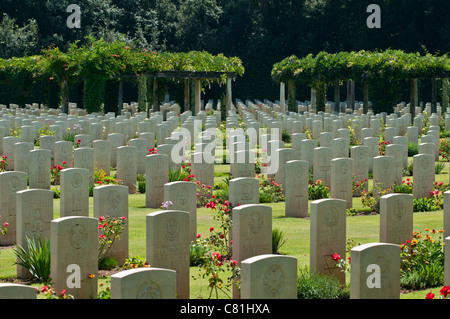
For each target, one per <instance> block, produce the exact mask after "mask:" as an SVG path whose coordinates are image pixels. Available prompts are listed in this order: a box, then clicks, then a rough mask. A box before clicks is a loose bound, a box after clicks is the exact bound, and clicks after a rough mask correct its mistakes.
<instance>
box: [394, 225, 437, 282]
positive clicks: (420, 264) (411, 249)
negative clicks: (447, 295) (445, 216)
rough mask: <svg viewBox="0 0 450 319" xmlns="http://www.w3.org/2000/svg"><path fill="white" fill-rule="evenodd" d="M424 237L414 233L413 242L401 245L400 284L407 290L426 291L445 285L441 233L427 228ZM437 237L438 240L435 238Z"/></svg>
mask: <svg viewBox="0 0 450 319" xmlns="http://www.w3.org/2000/svg"><path fill="white" fill-rule="evenodd" d="M424 231H426V232H427V234H426V235H425V236H424V235H422V233H420V232H414V233H413V238H412V240H411V241H409V240H408V241H406V242H405V243H403V244H402V245H401V247H400V248H401V259H402V269H401V279H400V284H401V286H402V287H403V288H406V289H425V288H429V287H437V286H440V285H442V284H443V283H444V250H443V242H442V241H441V236H439V234H440V233H442V232H443V230H434V229H433V230H430V229H429V228H426V229H425V230H424ZM436 235H437V236H438V238H435V237H436Z"/></svg>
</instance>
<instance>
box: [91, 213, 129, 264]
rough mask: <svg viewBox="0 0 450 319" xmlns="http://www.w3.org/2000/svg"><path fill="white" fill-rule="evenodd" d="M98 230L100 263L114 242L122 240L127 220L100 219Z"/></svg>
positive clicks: (103, 217) (102, 217) (101, 217)
mask: <svg viewBox="0 0 450 319" xmlns="http://www.w3.org/2000/svg"><path fill="white" fill-rule="evenodd" d="M98 220H99V224H98V230H99V233H100V235H99V236H98V238H99V243H98V261H99V262H100V261H101V260H102V259H103V258H105V257H106V256H107V254H108V252H109V251H110V249H111V247H112V246H113V244H114V242H115V241H116V240H118V239H120V236H121V235H122V234H123V231H124V230H125V225H126V218H125V217H124V216H122V217H121V218H111V217H110V216H106V217H105V216H100V217H99V219H98Z"/></svg>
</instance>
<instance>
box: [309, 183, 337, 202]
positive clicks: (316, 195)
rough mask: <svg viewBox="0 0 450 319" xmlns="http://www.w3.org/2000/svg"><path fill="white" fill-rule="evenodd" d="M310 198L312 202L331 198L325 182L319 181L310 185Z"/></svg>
mask: <svg viewBox="0 0 450 319" xmlns="http://www.w3.org/2000/svg"><path fill="white" fill-rule="evenodd" d="M308 196H309V199H310V200H317V199H322V198H329V197H330V196H331V193H330V189H329V188H328V187H327V186H326V185H325V183H324V182H322V181H320V180H317V181H316V182H315V183H310V184H309V185H308Z"/></svg>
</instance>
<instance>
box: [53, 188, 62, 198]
mask: <svg viewBox="0 0 450 319" xmlns="http://www.w3.org/2000/svg"><path fill="white" fill-rule="evenodd" d="M52 192H53V198H61V191H60V190H59V188H53V189H52Z"/></svg>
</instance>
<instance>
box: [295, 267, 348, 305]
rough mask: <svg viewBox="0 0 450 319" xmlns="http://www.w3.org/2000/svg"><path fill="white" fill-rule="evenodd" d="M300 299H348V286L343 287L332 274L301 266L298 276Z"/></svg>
mask: <svg viewBox="0 0 450 319" xmlns="http://www.w3.org/2000/svg"><path fill="white" fill-rule="evenodd" d="M297 297H298V299H347V298H349V293H348V289H347V288H342V286H341V283H340V282H339V280H338V279H336V278H335V277H332V276H327V275H324V274H319V273H317V272H312V273H310V270H309V269H308V267H301V268H299V273H298V277H297Z"/></svg>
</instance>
